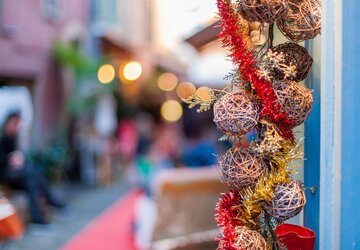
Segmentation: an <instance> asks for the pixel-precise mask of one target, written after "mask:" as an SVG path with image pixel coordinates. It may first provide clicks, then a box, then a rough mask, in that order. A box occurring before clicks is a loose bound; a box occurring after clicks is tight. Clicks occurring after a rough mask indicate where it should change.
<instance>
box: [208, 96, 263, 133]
mask: <svg viewBox="0 0 360 250" xmlns="http://www.w3.org/2000/svg"><path fill="white" fill-rule="evenodd" d="M258 117H259V109H258V107H257V106H256V105H255V104H254V103H253V102H252V100H251V99H250V97H249V96H248V95H247V94H246V93H245V92H243V91H241V92H236V93H228V94H226V95H224V96H223V97H221V98H220V99H219V100H218V101H217V102H216V103H215V105H214V122H215V124H216V126H217V127H218V128H219V129H220V130H221V131H223V132H224V133H226V134H229V135H243V134H246V133H247V132H249V131H251V130H252V129H254V128H255V126H256V124H257V121H258Z"/></svg>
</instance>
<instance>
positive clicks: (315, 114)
mask: <svg viewBox="0 0 360 250" xmlns="http://www.w3.org/2000/svg"><path fill="white" fill-rule="evenodd" d="M313 45H314V44H313V42H312V41H308V42H306V44H305V47H306V48H307V49H308V51H309V53H310V54H311V55H315V51H314V49H316V48H314V46H313ZM317 53H318V52H317ZM317 59H318V60H316V59H315V62H314V65H313V70H312V74H311V75H310V76H309V77H308V79H307V81H306V85H307V87H308V88H309V89H311V90H313V108H312V111H311V114H310V116H309V117H308V119H307V120H306V121H305V144H304V152H305V161H304V184H305V187H306V191H305V192H306V199H307V204H306V206H305V209H304V226H306V227H308V228H311V229H312V230H314V231H315V232H316V235H317V237H316V244H315V245H316V246H315V249H318V248H319V237H318V235H319V203H320V192H319V189H320V64H319V62H318V61H319V58H317ZM311 187H314V188H315V189H314V191H315V192H311Z"/></svg>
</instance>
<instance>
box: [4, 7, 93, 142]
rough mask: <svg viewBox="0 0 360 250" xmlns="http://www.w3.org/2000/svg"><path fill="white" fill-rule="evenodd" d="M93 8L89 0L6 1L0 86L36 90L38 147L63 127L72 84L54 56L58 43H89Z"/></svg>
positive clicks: (33, 94) (35, 130) (35, 106)
mask: <svg viewBox="0 0 360 250" xmlns="http://www.w3.org/2000/svg"><path fill="white" fill-rule="evenodd" d="M88 9H89V5H88V1H86V0H79V1H71V0H66V1H58V0H31V1H12V0H4V1H0V58H1V60H0V85H1V86H25V87H27V88H28V89H29V90H30V93H31V96H32V103H30V105H33V110H34V119H33V129H32V141H33V142H34V143H36V144H37V145H41V144H42V143H43V142H46V141H47V140H49V139H50V138H51V137H52V135H53V133H54V131H55V130H56V128H57V127H58V123H59V122H60V117H61V112H62V110H63V105H64V97H65V95H66V91H67V88H68V86H67V85H68V84H69V83H66V79H63V78H62V74H61V72H60V68H59V65H58V64H57V62H56V61H55V60H54V57H53V53H52V50H53V45H54V42H55V41H56V40H60V39H61V40H67V41H69V42H76V43H81V42H84V40H85V38H86V34H85V27H86V26H87V23H88V20H89V16H88V11H87V10H88Z"/></svg>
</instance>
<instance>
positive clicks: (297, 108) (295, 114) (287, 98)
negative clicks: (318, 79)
mask: <svg viewBox="0 0 360 250" xmlns="http://www.w3.org/2000/svg"><path fill="white" fill-rule="evenodd" d="M273 87H274V92H275V94H276V97H277V100H278V102H279V104H280V105H281V108H282V110H283V111H284V112H285V113H286V114H287V116H288V118H289V119H291V120H293V121H294V126H298V125H300V124H301V123H303V122H304V121H305V119H306V118H307V117H308V115H309V114H310V111H311V108H312V102H313V97H312V92H311V90H309V89H308V88H306V87H305V86H303V85H301V84H299V83H296V82H293V81H282V82H275V83H274V84H273Z"/></svg>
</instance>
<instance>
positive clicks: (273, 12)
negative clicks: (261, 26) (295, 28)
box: [238, 0, 288, 23]
mask: <svg viewBox="0 0 360 250" xmlns="http://www.w3.org/2000/svg"><path fill="white" fill-rule="evenodd" d="M287 3H288V0H239V1H238V10H239V13H240V15H241V16H242V17H243V18H244V19H246V20H247V21H250V22H260V23H273V22H275V21H276V20H277V19H279V18H280V17H282V16H283V15H285V14H286V12H287V9H288V4H287Z"/></svg>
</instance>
